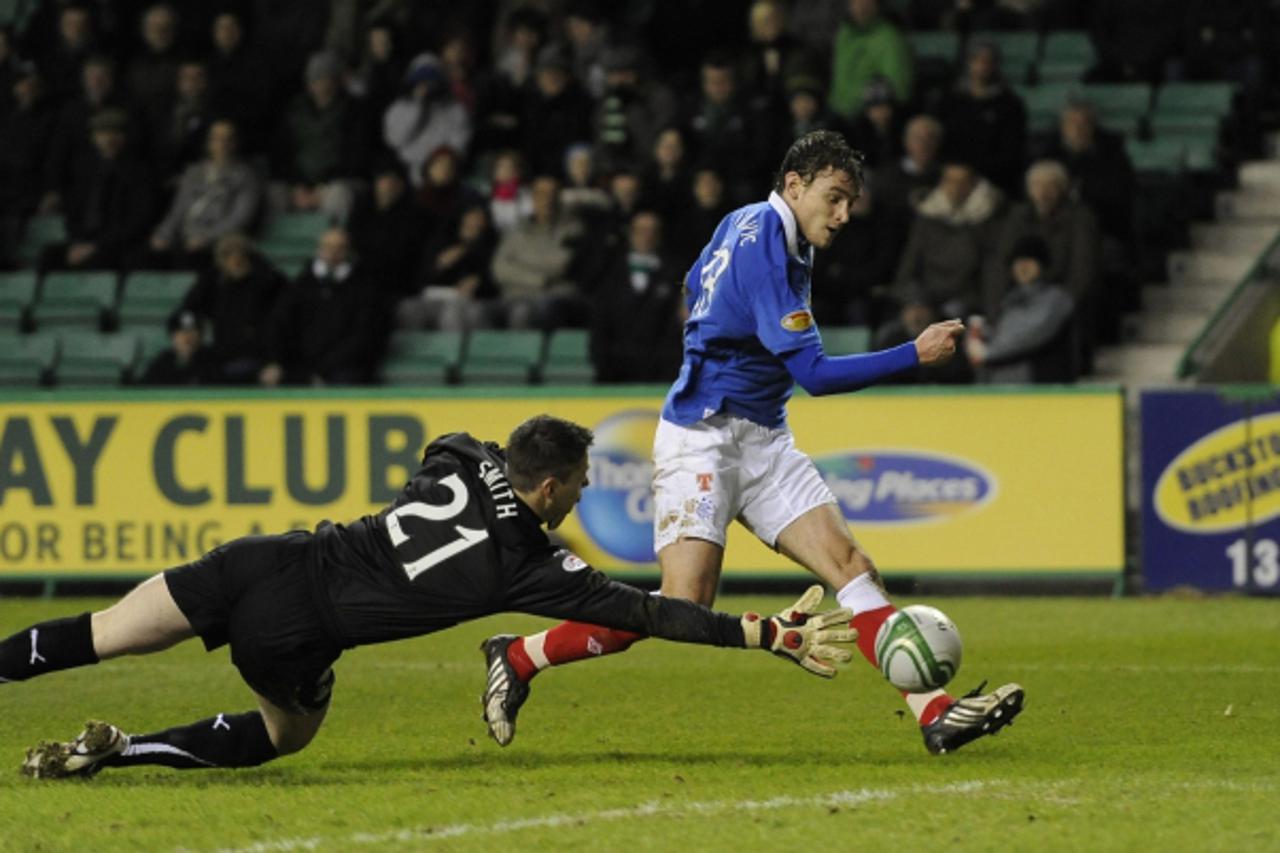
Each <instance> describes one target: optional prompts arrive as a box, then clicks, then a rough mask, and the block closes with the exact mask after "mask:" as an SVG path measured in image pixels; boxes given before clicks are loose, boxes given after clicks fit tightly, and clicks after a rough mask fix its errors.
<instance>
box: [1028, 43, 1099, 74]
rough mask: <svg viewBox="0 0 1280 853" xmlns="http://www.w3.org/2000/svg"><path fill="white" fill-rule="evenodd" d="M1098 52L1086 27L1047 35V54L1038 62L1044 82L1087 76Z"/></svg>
mask: <svg viewBox="0 0 1280 853" xmlns="http://www.w3.org/2000/svg"><path fill="white" fill-rule="evenodd" d="M1096 61H1097V52H1096V51H1095V50H1094V47H1093V40H1092V39H1091V38H1090V37H1089V34H1088V33H1087V32H1084V31H1082V30H1058V31H1056V32H1051V33H1047V34H1046V35H1045V37H1044V55H1043V56H1042V57H1041V59H1040V62H1039V63H1038V64H1037V66H1036V79H1037V80H1039V81H1040V82H1041V83H1073V82H1076V81H1078V80H1081V79H1083V78H1084V75H1085V73H1086V72H1088V70H1089V69H1090V68H1092V67H1093V64H1094V62H1096Z"/></svg>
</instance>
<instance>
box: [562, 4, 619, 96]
mask: <svg viewBox="0 0 1280 853" xmlns="http://www.w3.org/2000/svg"><path fill="white" fill-rule="evenodd" d="M564 33H565V37H566V38H567V40H568V45H569V50H570V52H571V54H572V63H573V69H572V70H573V76H574V78H575V79H576V80H577V81H578V82H579V83H581V84H582V86H583V88H584V89H586V90H587V94H588V95H590V96H591V98H592V99H593V100H599V99H600V97H601V96H602V95H604V77H605V72H604V53H605V50H606V48H607V45H608V35H609V31H608V26H607V25H606V24H605V19H604V15H603V14H602V13H601V11H600V8H599V5H598V4H597V3H594V2H592V1H591V0H577V2H573V3H570V4H569V6H568V8H567V9H566V10H565V15H564Z"/></svg>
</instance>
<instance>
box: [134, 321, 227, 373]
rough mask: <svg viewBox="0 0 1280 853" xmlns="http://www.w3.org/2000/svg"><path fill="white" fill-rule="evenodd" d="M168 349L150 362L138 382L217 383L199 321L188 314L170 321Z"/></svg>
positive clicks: (212, 362) (214, 367) (215, 364)
mask: <svg viewBox="0 0 1280 853" xmlns="http://www.w3.org/2000/svg"><path fill="white" fill-rule="evenodd" d="M167 328H168V330H169V347H168V349H165V350H163V351H161V352H159V353H157V354H156V356H155V357H154V358H153V359H151V362H150V363H149V364H148V365H147V367H146V370H145V371H143V374H142V378H141V379H140V380H139V381H140V383H141V384H143V385H208V384H210V383H212V382H214V381H216V380H217V376H218V367H217V363H216V362H215V361H214V357H213V353H212V351H211V350H210V349H209V348H208V347H206V346H205V345H204V331H203V330H202V329H201V328H200V320H199V318H198V317H196V315H195V314H193V313H192V312H190V311H176V312H174V315H173V316H172V317H170V318H169V322H168V325H167Z"/></svg>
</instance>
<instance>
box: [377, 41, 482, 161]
mask: <svg viewBox="0 0 1280 853" xmlns="http://www.w3.org/2000/svg"><path fill="white" fill-rule="evenodd" d="M382 137H383V140H384V141H385V142H386V144H387V146H388V147H389V148H391V150H392V151H394V152H395V153H396V155H397V156H398V157H399V158H400V161H401V162H402V163H404V164H405V167H406V169H408V172H409V179H410V180H411V181H413V184H414V186H421V184H422V166H423V164H424V163H425V162H426V160H427V155H428V154H430V153H431V152H432V151H435V150H436V149H438V148H440V147H441V146H448V147H450V148H452V149H453V150H454V151H458V152H462V151H466V150H467V145H468V144H469V143H470V142H471V118H470V117H469V116H468V115H467V110H466V108H465V107H463V106H462V104H460V103H458V102H457V101H456V100H454V98H453V95H452V94H451V93H450V92H449V86H448V81H447V80H446V79H445V76H444V71H443V69H442V68H441V67H440V60H439V59H438V58H436V56H435V54H431V53H420V54H418V55H417V56H415V57H414V58H413V61H412V62H410V63H409V68H408V70H407V71H405V74H404V81H403V85H402V86H401V91H400V97H398V98H396V99H395V101H393V102H392V104H391V106H390V107H388V108H387V111H386V113H385V114H384V115H383V119H382Z"/></svg>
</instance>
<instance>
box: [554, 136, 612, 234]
mask: <svg viewBox="0 0 1280 853" xmlns="http://www.w3.org/2000/svg"><path fill="white" fill-rule="evenodd" d="M564 174H565V185H564V188H563V189H561V190H560V207H561V209H562V210H564V212H565V213H567V214H569V215H570V216H575V217H577V218H578V219H581V220H583V221H584V223H587V224H589V220H591V219H592V218H594V217H596V216H598V215H599V214H601V213H603V212H605V211H607V210H608V209H609V207H610V206H611V205H612V204H613V198H612V196H610V195H609V193H607V192H605V191H604V190H603V189H601V187H600V181H599V179H598V178H597V176H596V158H595V152H593V151H592V150H591V146H590V145H588V144H587V143H585V142H579V143H577V144H575V145H570V146H569V148H568V150H566V151H565V154H564Z"/></svg>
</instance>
